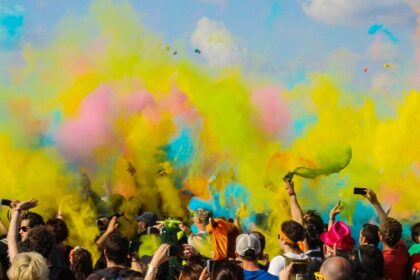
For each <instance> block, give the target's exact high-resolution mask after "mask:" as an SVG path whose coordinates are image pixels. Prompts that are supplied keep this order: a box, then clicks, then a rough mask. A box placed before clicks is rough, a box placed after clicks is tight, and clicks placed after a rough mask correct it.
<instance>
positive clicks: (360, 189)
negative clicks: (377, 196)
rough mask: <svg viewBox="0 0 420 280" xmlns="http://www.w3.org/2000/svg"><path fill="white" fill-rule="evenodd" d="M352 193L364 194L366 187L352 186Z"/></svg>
mask: <svg viewBox="0 0 420 280" xmlns="http://www.w3.org/2000/svg"><path fill="white" fill-rule="evenodd" d="M353 194H362V195H363V194H366V188H354V189H353Z"/></svg>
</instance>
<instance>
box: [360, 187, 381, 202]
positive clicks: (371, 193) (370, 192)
mask: <svg viewBox="0 0 420 280" xmlns="http://www.w3.org/2000/svg"><path fill="white" fill-rule="evenodd" d="M363 196H364V197H365V198H366V199H367V200H369V201H370V203H372V204H376V203H379V201H378V197H377V196H376V193H375V192H374V191H373V190H371V189H366V194H364V195H363Z"/></svg>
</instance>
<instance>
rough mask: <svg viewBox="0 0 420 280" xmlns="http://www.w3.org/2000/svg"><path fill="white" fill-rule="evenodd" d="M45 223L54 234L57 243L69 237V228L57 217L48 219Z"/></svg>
mask: <svg viewBox="0 0 420 280" xmlns="http://www.w3.org/2000/svg"><path fill="white" fill-rule="evenodd" d="M46 225H47V227H48V228H49V229H50V230H51V232H52V233H53V234H54V236H55V241H56V242H57V243H61V242H63V241H64V240H66V239H67V237H69V228H68V227H67V225H66V223H65V222H64V221H63V220H61V219H57V218H54V219H50V220H48V221H47V223H46Z"/></svg>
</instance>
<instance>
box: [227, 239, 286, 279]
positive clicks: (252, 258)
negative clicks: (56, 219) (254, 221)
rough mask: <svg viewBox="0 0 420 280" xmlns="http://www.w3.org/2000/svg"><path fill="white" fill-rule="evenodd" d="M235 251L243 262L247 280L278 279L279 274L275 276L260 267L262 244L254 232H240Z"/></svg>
mask: <svg viewBox="0 0 420 280" xmlns="http://www.w3.org/2000/svg"><path fill="white" fill-rule="evenodd" d="M235 247H236V248H235V252H236V255H237V257H238V258H239V259H240V261H241V262H242V268H243V271H244V279H245V280H278V279H279V277H278V275H276V276H274V275H271V274H270V273H268V272H266V271H265V270H263V269H260V267H259V266H258V256H259V254H260V252H261V244H260V241H259V240H258V238H257V237H256V236H255V235H252V234H246V233H243V234H240V235H239V236H238V237H237V238H236V246H235Z"/></svg>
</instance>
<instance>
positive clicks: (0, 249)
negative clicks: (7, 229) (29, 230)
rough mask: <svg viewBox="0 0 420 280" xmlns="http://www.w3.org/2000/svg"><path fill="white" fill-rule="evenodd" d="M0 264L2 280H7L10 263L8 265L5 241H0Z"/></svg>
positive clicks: (7, 249) (7, 248)
mask: <svg viewBox="0 0 420 280" xmlns="http://www.w3.org/2000/svg"><path fill="white" fill-rule="evenodd" d="M0 263H1V267H2V269H3V278H2V279H8V278H7V270H8V269H9V267H10V263H9V247H8V246H7V239H1V240H0Z"/></svg>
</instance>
